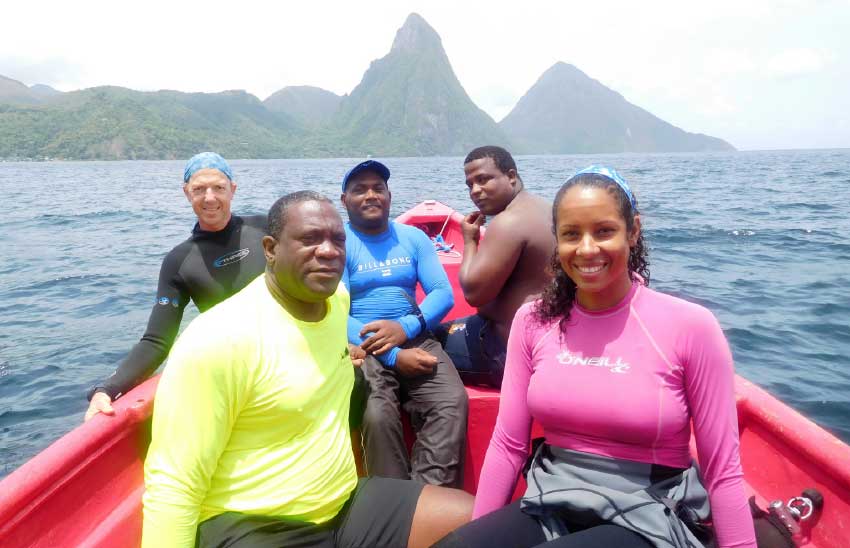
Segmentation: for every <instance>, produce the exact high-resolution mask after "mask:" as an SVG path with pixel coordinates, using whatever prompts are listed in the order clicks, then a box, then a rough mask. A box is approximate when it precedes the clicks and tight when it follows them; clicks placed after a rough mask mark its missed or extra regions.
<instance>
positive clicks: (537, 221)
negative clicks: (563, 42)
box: [437, 146, 555, 387]
mask: <svg viewBox="0 0 850 548" xmlns="http://www.w3.org/2000/svg"><path fill="white" fill-rule="evenodd" d="M463 171H464V173H465V175H466V186H467V188H468V189H469V197H470V198H471V199H472V201H473V203H475V206H476V207H477V208H478V211H475V212H473V213H470V214H469V215H467V216H466V217H465V218H464V220H463V224H462V225H461V228H462V230H463V239H464V253H463V262H462V263H461V266H460V273H459V276H458V277H459V281H460V285H461V287H462V288H463V295H464V297H465V298H466V300H467V302H469V304H471V305H472V306H476V307H478V314H476V315H473V316H467V317H465V318H460V319H457V320H454V321H453V322H448V323H445V324H443V325H442V326H440V329H439V332H438V333H437V336H438V338H439V339H440V341H441V342H442V343H443V346H444V347H445V350H446V353H447V354H448V355H449V357H451V359H452V361H453V362H454V364H455V366H456V367H457V369H458V372H459V373H460V375H461V377H462V378H464V380H467V381H469V382H474V383H485V384H490V385H492V386H496V387H499V386H501V383H502V371H503V369H504V366H505V348H506V343H507V340H508V333H509V331H510V327H511V322H512V321H513V318H514V314H515V313H516V311H517V309H518V308H519V307H520V305H522V304H523V303H524V302H526V301H529V300H531V299H532V298H533V297H534V296H535V295H537V294H539V293H540V292H541V291H542V290H543V287H544V286H545V285H546V284H547V283H548V282H549V280H550V279H551V278H550V275H549V274H548V268H547V266H548V264H549V260H550V258H551V257H552V252H553V250H554V249H555V239H554V236H553V234H552V204H551V203H549V202H547V201H546V200H544V199H542V198H540V197H538V196H535V195H533V194H531V193H529V192H527V191H526V190H525V188H524V185H523V182H522V179H521V178H520V176H519V173H517V168H516V163H515V162H514V159H513V157H511V154H510V153H509V152H508V151H507V150H505V149H503V148H501V147H496V146H484V147H479V148H476V149H475V150H473V151H472V152H470V153H469V154H468V155H467V157H466V159H465V160H464V166H463ZM487 217H491V219H490V224H489V225H488V227H487V236H486V238H485V239H484V240H483V241H482V240H481V227H482V226H483V225H484V222H485V221H486V219H487Z"/></svg>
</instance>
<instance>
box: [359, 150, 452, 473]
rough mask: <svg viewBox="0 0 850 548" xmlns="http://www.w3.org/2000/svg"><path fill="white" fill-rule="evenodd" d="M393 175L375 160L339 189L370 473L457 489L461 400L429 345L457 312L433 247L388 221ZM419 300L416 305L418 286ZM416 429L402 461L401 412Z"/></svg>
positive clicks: (448, 368)
mask: <svg viewBox="0 0 850 548" xmlns="http://www.w3.org/2000/svg"><path fill="white" fill-rule="evenodd" d="M389 178H390V170H389V169H387V167H386V166H385V165H383V164H382V163H380V162H377V161H374V160H367V161H365V162H362V163H360V164H358V165H356V166H355V167H354V168H352V169H351V170H350V171H349V172H348V173H347V174H346V175H345V177H344V178H343V181H342V204H343V206H345V209H346V210H347V211H348V219H349V222H348V224H346V226H345V231H346V243H345V248H346V255H347V259H346V269H345V272H344V274H343V283H344V284H345V286H346V287H347V288H348V290H349V293H350V294H351V315H350V317H349V319H348V340H349V342H351V343H353V344H357V345H360V346H361V348H363V350H365V351H366V353H367V354H368V356H367V357H366V359H365V360H364V362H363V365H362V366H361V371H362V372H363V375H364V377H365V379H366V382H367V384H368V388H369V390H370V393H369V395H368V399H367V403H366V411H365V413H364V416H363V423H362V426H361V431H362V434H363V450H364V456H365V461H366V469H367V472H368V474H369V475H374V476H384V477H389V478H400V479H407V478H411V479H414V480H419V481H422V482H424V483H429V484H433V485H444V486H457V485H459V484H460V481H461V473H462V465H463V459H462V455H463V448H464V447H463V446H464V440H465V434H466V418H467V409H468V403H467V395H466V390H465V389H464V387H463V384H462V383H461V380H460V377H459V376H458V374H457V371H456V370H455V367H454V364H452V362H451V360H450V359H449V357H448V356H447V355H446V354H445V352H444V351H443V349H442V347H441V346H440V344H439V343H438V342H437V341H436V340H435V339H434V338H433V335H432V334H431V329H432V328H433V327H436V326H437V325H439V323H440V320H441V319H442V318H443V317H444V316H445V315H446V313H447V312H448V311H449V310H450V309H451V307H452V306H453V304H454V297H453V294H452V288H451V285H450V284H449V280H448V277H447V276H446V272H445V270H443V267H442V265H441V264H440V261H439V259H438V258H437V253H436V251H435V250H434V245H433V243H432V242H431V240H430V239H429V238H428V236H426V235H425V233H424V232H422V231H421V230H419V229H417V228H414V227H411V226H407V225H402V224H398V223H395V222H390V221H389V213H390V201H391V198H392V195H391V194H390V191H389V188H388V186H387V181H388V180H389ZM417 282H418V283H420V284H421V285H422V289H423V290H424V291H425V295H426V297H425V300H424V301H422V303H421V305H419V306H416V301H415V300H414V299H415V290H416V284H417ZM400 403H401V405H402V407H403V409H404V411H405V412H407V413H409V414H410V419H411V424H412V425H413V428H414V430H415V431H416V434H417V437H416V443H415V444H414V445H413V454H412V455H411V457H410V458H408V455H407V446H406V445H405V442H404V432H403V430H402V424H401V416H400V411H399V404H400Z"/></svg>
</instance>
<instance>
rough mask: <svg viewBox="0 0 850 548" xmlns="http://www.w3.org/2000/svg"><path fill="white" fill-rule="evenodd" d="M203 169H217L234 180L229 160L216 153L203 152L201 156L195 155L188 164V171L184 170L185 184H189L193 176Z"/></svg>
mask: <svg viewBox="0 0 850 548" xmlns="http://www.w3.org/2000/svg"><path fill="white" fill-rule="evenodd" d="M202 169H217V170H219V171H220V172H222V173H224V174H225V175H226V176H227V178H228V179H230V180H231V181H232V180H233V172H232V171H230V165H228V163H227V160H225V159H224V158H222V157H221V155H219V154H216V153H215V152H201V153H200V154H195V155H194V156H192V157H191V158H189V161H188V162H186V169H185V170H183V184H186V183H188V182H189V179H191V178H192V175H194V174H195V172H197V171H200V170H202Z"/></svg>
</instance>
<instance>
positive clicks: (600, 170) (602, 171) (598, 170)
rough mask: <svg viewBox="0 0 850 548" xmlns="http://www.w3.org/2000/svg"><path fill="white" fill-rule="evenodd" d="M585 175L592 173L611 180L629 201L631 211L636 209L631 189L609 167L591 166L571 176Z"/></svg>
mask: <svg viewBox="0 0 850 548" xmlns="http://www.w3.org/2000/svg"><path fill="white" fill-rule="evenodd" d="M587 173H594V174H596V175H602V176H603V177H606V178H608V179H611V180H612V181H614V182H615V183H617V186H618V187H620V188H621V189H622V190H623V192H625V193H626V197H627V198H628V199H629V202H630V203H631V204H632V209H637V203H636V202H635V195H634V194H632V189H631V188H629V185H628V183H626V180H625V179H623V178H622V177H621V176H620V174H619V173H617V172H616V171H615V170H614V169H612V168H610V167H605V166H597V165H592V166H588V167H586V168H584V169H582V170H581V171H579V172H578V173H576V174H575V175H573V177H578V176H579V175H585V174H587ZM571 178H572V177H571Z"/></svg>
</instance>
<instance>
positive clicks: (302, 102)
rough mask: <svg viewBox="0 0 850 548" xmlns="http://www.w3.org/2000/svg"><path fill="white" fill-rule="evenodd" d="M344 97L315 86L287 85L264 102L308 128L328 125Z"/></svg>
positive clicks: (268, 107) (270, 108) (273, 109)
mask: <svg viewBox="0 0 850 548" xmlns="http://www.w3.org/2000/svg"><path fill="white" fill-rule="evenodd" d="M341 101H342V97H340V96H339V95H337V94H336V93H333V92H330V91H327V90H324V89H322V88H317V87H313V86H287V87H285V88H283V89H281V90H279V91H276V92H275V93H273V94H271V95H270V96H269V97H268V98H267V99H266V100H265V101H263V104H264V105H265V106H266V108H267V109H269V110H271V111H274V112H282V113H284V114H286V115H288V116H289V117H290V118H292V119H293V120H295V121H296V122H298V123H299V124H301V125H302V126H303V127H307V128H319V127H323V126H326V125H328V124H329V123H331V121H332V120H333V117H334V115H335V114H336V113H337V111H338V110H339V104H340V102H341Z"/></svg>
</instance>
